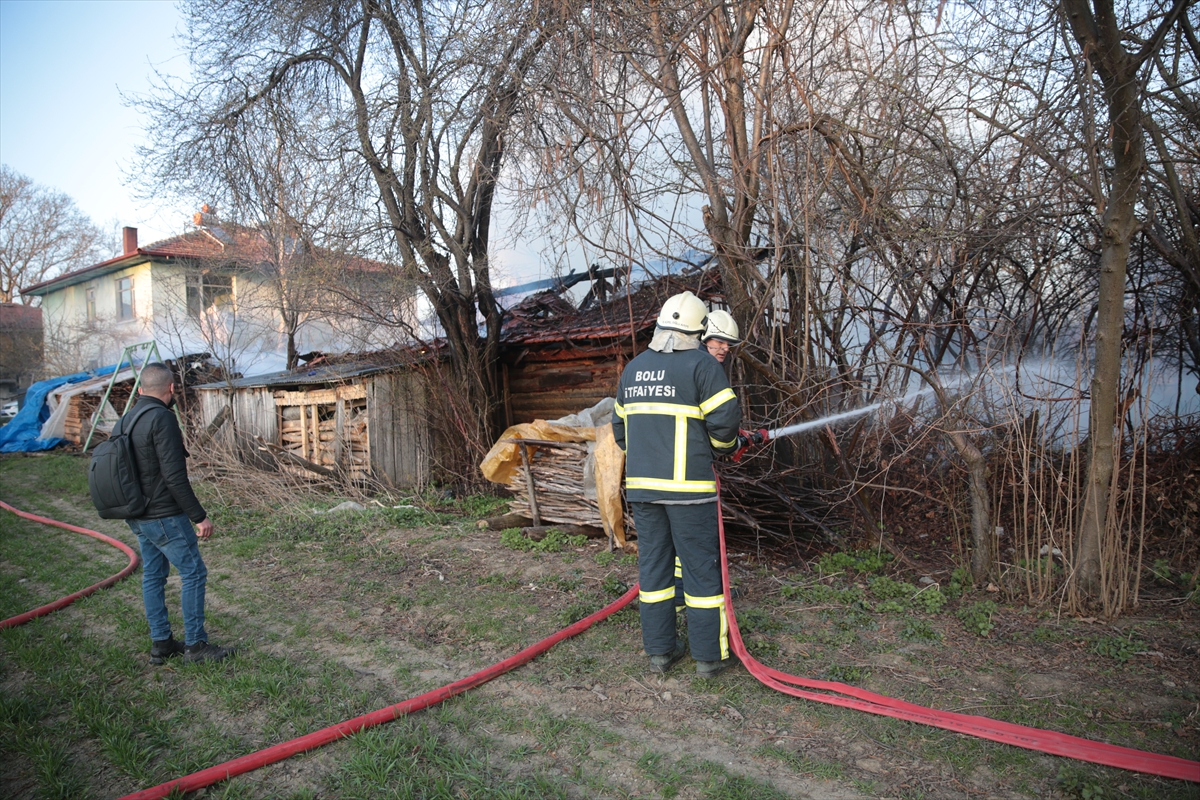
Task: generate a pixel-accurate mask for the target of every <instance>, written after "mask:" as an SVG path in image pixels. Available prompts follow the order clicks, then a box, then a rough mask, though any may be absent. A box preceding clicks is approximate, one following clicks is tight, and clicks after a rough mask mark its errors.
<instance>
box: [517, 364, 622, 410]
mask: <svg viewBox="0 0 1200 800" xmlns="http://www.w3.org/2000/svg"><path fill="white" fill-rule="evenodd" d="M622 366H623V363H622V362H621V361H620V360H618V357H617V356H602V355H599V356H597V355H588V356H581V357H577V358H570V357H566V358H563V357H561V356H560V357H558V358H555V359H554V360H547V359H543V358H539V357H538V356H537V355H536V354H534V353H530V354H529V355H528V356H526V357H525V358H524V359H523V360H522V361H521V362H520V363H519V364H517V365H516V366H506V367H505V369H507V370H508V395H509V397H508V408H511V410H512V420H511V421H510V422H509V424H517V423H521V422H533V421H534V420H535V419H558V418H559V417H565V416H567V415H568V414H577V413H579V412H580V411H583V410H584V409H585V408H591V407H592V406H594V405H596V403H599V402H600V401H601V400H603V399H604V398H605V397H613V396H615V394H616V391H617V381H618V379H619V378H620V377H621V368H622Z"/></svg>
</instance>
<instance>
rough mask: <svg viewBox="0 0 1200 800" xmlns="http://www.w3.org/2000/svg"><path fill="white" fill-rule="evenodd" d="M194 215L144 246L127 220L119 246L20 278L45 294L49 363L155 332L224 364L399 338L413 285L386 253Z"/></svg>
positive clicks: (114, 350)
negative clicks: (348, 249)
mask: <svg viewBox="0 0 1200 800" xmlns="http://www.w3.org/2000/svg"><path fill="white" fill-rule="evenodd" d="M194 221H195V224H196V227H195V228H194V229H193V230H190V231H188V232H187V233H184V234H181V235H179V236H175V237H173V238H170V239H165V240H163V241H159V242H155V243H153V244H150V245H147V246H145V247H142V246H139V245H138V241H137V229H136V228H125V229H124V241H123V245H124V247H123V250H124V252H123V253H122V254H121V255H119V256H117V257H116V258H111V259H109V260H107V261H102V262H100V263H99V264H93V265H91V266H89V267H85V268H83V269H79V270H75V271H74V272H69V273H67V274H64V275H59V276H58V277H56V278H52V279H50V280H47V281H43V282H41V283H38V284H35V285H33V286H26V287H22V288H21V293H22V294H23V295H34V296H38V297H40V298H41V303H42V314H43V320H44V325H45V351H46V364H47V368H48V369H49V370H50V371H59V372H70V371H74V370H77V369H86V368H92V367H96V366H99V365H103V364H111V363H113V362H115V361H116V360H117V358H118V357H120V355H121V351H122V349H123V348H124V347H125V346H126V345H129V344H134V343H137V342H144V341H148V340H151V339H154V340H156V341H157V342H158V344H159V349H160V351H161V353H162V355H163V357H164V358H169V357H173V356H174V357H177V356H182V355H186V354H192V353H202V352H207V353H210V354H211V355H212V356H213V357H214V358H215V359H216V360H217V361H219V362H220V363H221V364H222V366H224V367H226V369H228V370H229V371H230V372H240V373H242V374H247V375H254V374H261V373H265V372H271V371H277V370H281V369H284V368H286V367H288V366H293V365H294V362H295V359H296V356H298V355H299V354H302V353H306V352H309V351H321V352H334V353H342V352H351V351H358V350H369V349H378V348H382V347H387V346H389V345H391V344H393V343H394V342H396V341H397V340H401V339H404V338H406V337H405V333H404V330H403V327H402V326H403V325H405V324H407V322H408V321H409V320H411V319H412V316H413V313H414V312H413V307H414V303H413V293H412V289H411V286H410V285H407V284H405V283H404V282H402V281H401V280H400V279H399V278H397V276H396V270H395V269H394V268H392V267H391V266H390V265H387V264H383V263H381V262H378V261H371V260H368V259H362V258H356V257H347V256H342V255H339V254H335V253H332V252H330V251H327V250H323V249H321V248H312V247H305V246H303V245H302V244H301V243H300V242H299V241H298V240H296V239H291V238H285V239H283V240H282V241H275V240H273V238H272V237H271V236H270V235H269V234H268V233H266V232H263V231H261V230H259V229H254V228H248V227H245V226H241V225H236V224H232V223H227V222H219V221H217V220H215V219H213V218H212V217H211V216H210V215H209V214H206V213H205V214H197V215H196V217H195V220H194ZM364 312H365V313H364ZM379 319H388V320H394V321H396V324H394V325H380V324H379V323H378V322H377V320H379ZM367 320H370V321H367ZM289 361H291V362H292V364H289Z"/></svg>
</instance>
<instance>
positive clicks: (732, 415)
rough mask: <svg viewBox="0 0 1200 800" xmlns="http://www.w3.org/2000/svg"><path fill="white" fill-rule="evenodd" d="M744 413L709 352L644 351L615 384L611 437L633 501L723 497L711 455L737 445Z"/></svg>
mask: <svg viewBox="0 0 1200 800" xmlns="http://www.w3.org/2000/svg"><path fill="white" fill-rule="evenodd" d="M741 417H742V412H741V408H740V407H739V405H738V401H737V397H736V396H735V395H734V393H733V389H731V388H730V387H729V381H728V380H727V379H726V377H725V370H724V369H722V367H721V364H720V362H718V361H717V360H716V359H715V358H713V357H712V356H710V355H709V354H708V353H707V352H706V351H704V350H703V349H697V350H676V351H675V352H673V353H659V352H656V351H654V350H646V351H645V352H643V353H642V354H641V355H639V356H637V358H635V359H633V360H632V361H630V362H629V363H628V364H627V365H626V366H625V371H624V372H622V373H621V381H620V383H619V384H618V385H617V402H616V407H615V408H614V410H613V421H612V426H613V436H614V437H615V438H616V440H617V444H618V445H619V446H620V447H621V449H622V450H624V451H625V494H626V497H627V499H628V500H629V501H630V502H631V503H654V502H663V501H669V502H681V501H682V502H696V501H697V500H701V501H702V500H704V499H706V498H709V497H715V496H716V493H717V484H716V480H715V478H714V477H713V470H712V457H713V452H714V451H716V452H717V453H727V452H731V451H732V450H733V449H734V447H736V445H737V433H738V425H739V424H740V422H741Z"/></svg>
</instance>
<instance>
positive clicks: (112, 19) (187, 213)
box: [0, 0, 586, 285]
mask: <svg viewBox="0 0 1200 800" xmlns="http://www.w3.org/2000/svg"><path fill="white" fill-rule="evenodd" d="M182 30H183V21H182V18H181V17H180V15H179V13H178V12H177V11H176V7H175V3H174V2H171V1H170V0H124V1H123V2H122V1H118V0H103V1H101V0H93V1H92V2H75V1H74V0H41V2H25V1H24V0H0V162H3V163H4V164H7V165H8V166H9V168H10V169H13V170H15V171H16V172H19V173H21V174H22V175H24V176H26V177H28V178H30V179H32V180H33V181H34V182H35V183H38V184H41V185H42V186H46V187H49V188H53V189H56V190H58V191H60V192H64V193H66V194H67V195H69V196H70V197H71V198H72V199H73V200H74V201H75V204H76V205H77V206H78V207H79V209H80V210H81V211H82V212H83V213H84V214H86V215H87V216H89V217H91V219H92V222H94V223H95V224H96V225H98V226H99V227H100V228H101V230H103V231H105V232H106V233H109V234H110V238H111V239H112V242H111V244H110V246H111V247H112V248H114V252H116V248H117V245H118V242H119V240H120V232H119V229H120V228H121V227H123V226H126V225H128V226H131V227H134V228H137V229H138V241H139V243H140V244H142V245H146V244H149V243H151V242H154V241H158V240H160V239H166V238H168V237H171V236H176V235H178V234H180V233H183V232H184V231H185V230H187V229H188V227H189V225H190V223H191V218H192V214H193V213H195V212H196V211H198V210H199V209H198V208H181V207H169V206H165V205H164V204H163V203H162V202H155V201H154V200H149V201H147V200H145V199H140V198H141V197H143V196H144V195H145V194H146V187H145V186H144V185H139V183H138V181H137V176H136V148H137V147H138V145H141V144H144V143H145V138H144V135H143V133H142V130H143V124H144V123H143V121H142V120H140V119H139V118H138V115H137V113H136V112H135V110H134V109H132V108H130V107H129V106H128V105H127V103H126V101H125V100H124V99H123V95H124V96H125V97H128V96H131V95H132V96H137V95H146V94H148V93H149V92H150V91H151V90H152V88H153V85H154V81H155V80H156V79H155V77H154V76H155V73H156V72H158V73H163V74H167V75H172V76H174V77H186V76H187V74H188V61H187V57H186V55H184V53H183V52H182V50H181V49H180V46H179V43H178V42H177V40H176V32H177V31H182ZM498 249H499V250H500V252H497V253H494V254H493V259H494V261H493V263H494V264H495V266H496V268H497V269H496V272H497V275H496V278H497V281H496V283H497V284H498V285H512V284H513V283H522V282H524V281H530V280H537V279H539V278H543V277H550V268H549V266H544V265H543V264H542V260H541V258H540V256H539V255H538V253H537V251H536V244H533V243H530V242H526V241H516V242H507V241H506V242H504V243H503V244H502V245H501V246H500V248H498ZM581 261H582V260H581ZM580 268H586V263H581V265H580ZM543 272H545V273H546V274H544V275H543V274H542V273H543Z"/></svg>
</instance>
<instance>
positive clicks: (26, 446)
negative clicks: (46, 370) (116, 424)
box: [0, 364, 117, 453]
mask: <svg viewBox="0 0 1200 800" xmlns="http://www.w3.org/2000/svg"><path fill="white" fill-rule="evenodd" d="M116 368H117V367H116V365H115V364H114V365H113V366H111V367H101V368H100V369H97V370H95V371H93V372H76V373H74V374H73V375H63V376H61V377H58V378H48V379H47V380H44V381H38V382H37V383H35V384H33V385H32V386H30V387H29V390H28V391H27V392H25V405H24V406H22V407H21V410H20V411H18V412H17V415H16V416H15V417H13V418H12V420H10V421H9V423H8V424H7V425H5V426H4V427H0V453H32V452H35V451H38V450H50V449H51V448H53V447H57V446H58V445H59V443H61V442H62V441H63V440H62V439H39V438H38V437H39V436H40V435H41V433H42V424H43V423H44V422H45V421H46V420H48V419H50V409H49V408H48V407H47V406H46V397H47V396H49V394H50V393H51V392H52V391H54V390H55V389H57V388H58V387H60V386H64V385H66V384H68V383H79V382H80V381H84V380H88V379H94V378H97V377H99V376H101V375H111V374H112V373H113V371H115V370H116Z"/></svg>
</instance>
